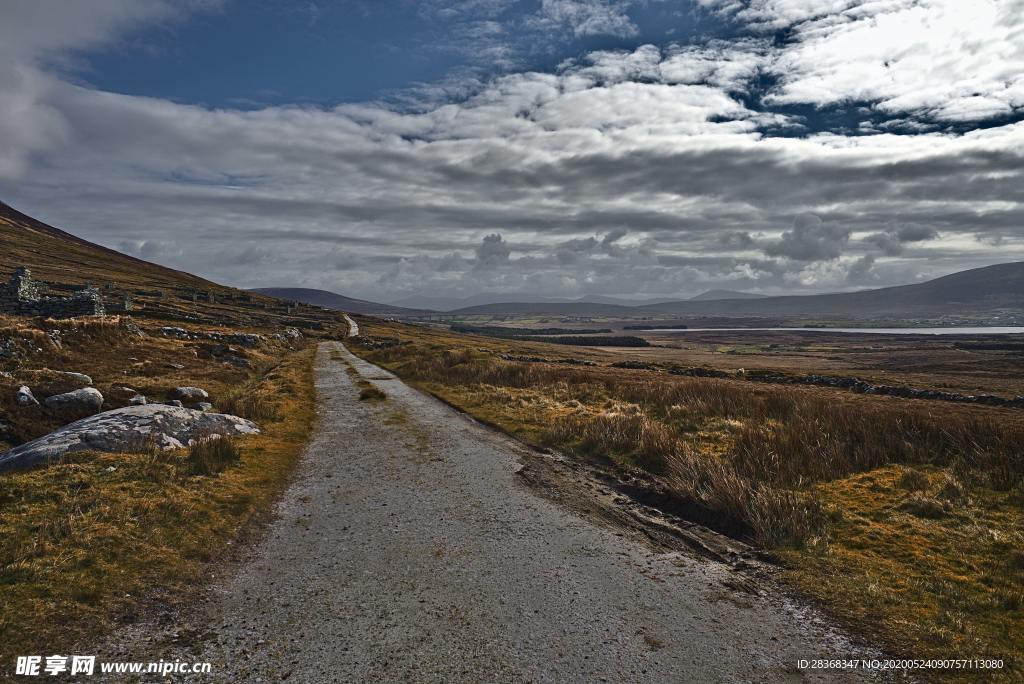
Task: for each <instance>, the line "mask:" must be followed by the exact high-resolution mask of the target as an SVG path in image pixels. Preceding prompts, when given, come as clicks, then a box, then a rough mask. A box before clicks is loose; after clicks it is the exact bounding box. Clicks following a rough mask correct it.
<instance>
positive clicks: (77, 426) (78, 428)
mask: <svg viewBox="0 0 1024 684" xmlns="http://www.w3.org/2000/svg"><path fill="white" fill-rule="evenodd" d="M257 433H259V426H257V425H256V424H255V423H253V422H252V421H249V420H245V419H244V418H239V417H238V416H230V415H226V414H222V413H203V412H201V411H193V410H191V409H187V408H181V407H173V406H165V405H161V404H149V405H147V406H129V407H126V408H120V409H115V410H113V411H105V412H103V413H100V414H97V415H94V416H90V417H88V418H85V419H83V420H79V421H78V422H75V423H72V424H71V425H66V426H64V427H62V428H61V429H59V430H57V431H56V432H53V433H51V434H49V435H46V436H44V437H40V438H39V439H36V440H33V441H31V442H28V443H27V444H23V445H21V446H19V447H16V448H14V449H11V450H10V451H8V452H6V453H3V454H0V472H3V471H7V470H15V469H23V468H31V467H33V466H38V465H43V464H45V463H48V462H50V461H53V460H55V459H57V458H60V457H61V456H63V455H64V454H67V453H72V452H76V451H102V452H108V453H118V452H125V451H135V450H142V449H148V448H151V447H153V446H155V447H156V448H159V449H165V450H166V449H181V448H183V447H184V446H185V445H186V444H188V443H189V442H190V441H193V440H197V439H204V438H208V437H210V436H212V435H220V436H232V435H251V434H257Z"/></svg>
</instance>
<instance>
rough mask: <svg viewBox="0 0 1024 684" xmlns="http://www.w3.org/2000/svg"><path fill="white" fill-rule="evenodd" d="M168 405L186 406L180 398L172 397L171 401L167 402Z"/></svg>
mask: <svg viewBox="0 0 1024 684" xmlns="http://www.w3.org/2000/svg"><path fill="white" fill-rule="evenodd" d="M167 406H177V407H178V408H184V407H185V405H184V404H183V403H181V400H180V399H171V400H170V401H169V402H167Z"/></svg>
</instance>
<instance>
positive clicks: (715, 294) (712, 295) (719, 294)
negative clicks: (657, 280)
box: [659, 290, 765, 303]
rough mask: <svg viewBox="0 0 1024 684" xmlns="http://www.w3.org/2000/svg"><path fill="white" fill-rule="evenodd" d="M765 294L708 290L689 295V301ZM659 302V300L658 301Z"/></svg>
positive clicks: (762, 297) (754, 296)
mask: <svg viewBox="0 0 1024 684" xmlns="http://www.w3.org/2000/svg"><path fill="white" fill-rule="evenodd" d="M764 298H765V295H759V294H754V293H753V292H738V291H736V290H708V291H707V292H702V293H700V294H699V295H697V296H696V297H690V299H689V300H688V301H691V302H713V301H718V300H720V299H764ZM659 303H660V302H659Z"/></svg>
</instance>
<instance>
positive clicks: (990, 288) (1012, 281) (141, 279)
mask: <svg viewBox="0 0 1024 684" xmlns="http://www.w3.org/2000/svg"><path fill="white" fill-rule="evenodd" d="M0 245H2V247H3V249H0V274H3V273H9V272H10V271H13V270H14V269H15V268H16V267H18V266H29V267H31V268H32V270H33V272H34V273H35V275H36V276H37V277H39V278H41V279H42V280H45V281H47V282H50V283H55V284H61V283H66V284H76V283H77V284H81V283H84V282H92V283H94V284H96V283H99V284H103V283H108V282H112V283H114V284H116V285H117V286H118V287H120V288H123V289H126V290H133V291H134V292H135V294H136V296H138V297H140V298H141V299H150V298H152V299H153V301H151V302H150V303H149V306H151V307H154V308H156V307H164V308H168V307H169V308H171V309H173V308H174V307H175V306H178V305H177V304H174V301H176V300H174V298H168V299H167V300H166V301H164V300H163V299H162V297H158V296H157V295H156V294H147V293H148V292H149V291H150V290H152V291H154V292H156V291H158V290H166V291H167V292H172V291H175V290H183V291H195V292H204V293H212V294H216V295H217V296H218V297H219V296H223V297H226V298H229V299H231V300H232V301H236V302H243V301H244V300H246V299H248V298H246V297H243V296H242V294H243V293H242V292H240V291H238V290H234V289H232V288H227V287H224V286H221V285H217V284H215V283H212V282H210V281H208V280H205V279H203V278H199V277H197V276H194V275H191V274H188V273H183V272H181V271H176V270H173V269H170V268H165V267H163V266H158V265H156V264H152V263H149V262H146V261H143V260H141V259H136V258H134V257H130V256H128V255H125V254H121V253H119V252H116V251H114V250H111V249H107V248H105V247H101V246H99V245H95V244H93V243H90V242H88V241H86V240H83V239H81V238H78V237H76V236H74V235H71V234H69V233H66V232H64V231H62V230H59V229H57V228H54V227H52V226H49V225H46V224H45V223H42V222H40V221H37V220H36V219H33V218H32V217H30V216H26V215H25V214H22V213H21V212H18V211H17V210H15V209H13V208H11V207H9V206H7V205H6V204H3V203H0ZM4 277H6V276H4ZM140 292H141V294H140ZM253 292H255V293H257V294H260V295H266V296H269V297H277V298H280V299H286V300H294V301H299V302H303V303H307V304H313V305H316V306H322V307H325V308H329V309H336V310H340V311H347V312H350V313H363V314H369V315H378V316H399V317H406V316H408V317H414V316H421V315H426V314H430V313H432V311H430V309H432V308H434V307H428V306H425V304H427V303H431V304H434V305H435V306H436V307H437V309H442V308H443V306H447V305H448V303H450V301H452V300H447V301H443V300H439V299H438V300H434V301H431V302H427V300H425V299H422V298H420V299H418V300H417V301H421V302H423V304H424V305H421V306H417V307H410V306H397V305H393V304H378V303H376V302H369V301H365V300H361V299H353V298H351V297H345V296H342V295H339V294H335V293H333V292H328V291H325V290H314V289H308V288H261V289H257V290H254V291H253ZM157 294H160V293H159V292H157ZM488 298H501V299H513V300H514V299H515V296H514V295H501V294H484V295H479V296H478V297H477V298H473V299H474V300H476V301H477V302H480V301H483V303H475V304H472V305H465V306H462V307H460V308H457V309H455V310H454V311H450V312H449V313H452V314H454V315H457V316H467V315H515V314H541V315H552V316H620V317H622V318H682V317H688V316H690V317H715V316H721V317H733V318H735V317H775V318H780V317H803V318H809V317H810V318H813V317H820V318H823V319H827V318H833V319H849V320H853V319H870V318H876V319H877V318H904V319H906V318H919V317H920V318H924V317H937V316H942V315H967V316H977V315H979V314H980V315H986V314H991V313H994V312H999V311H1009V312H1013V313H1015V314H1018V315H1024V262H1014V263H1007V264H997V265H995V266H986V267H984V268H975V269H971V270H969V271H961V272H960V273H954V274H952V275H948V276H944V277H942V278H936V279H934V280H930V281H927V282H924V283H918V284H914V285H902V286H897V287H885V288H880V289H874V290H861V291H859V292H845V293H836V294H819V295H802V296H784V297H764V296H760V295H756V294H750V293H746V292H734V291H730V290H711V291H709V292H705V293H703V294H701V295H697V296H696V297H693V298H692V299H689V300H682V301H666V300H640V301H637V300H628V299H620V298H615V297H604V296H600V295H594V296H590V297H584V298H582V299H577V300H557V299H549V300H546V301H526V302H523V301H511V302H494V301H490V302H488V301H487V299H488ZM265 301H269V300H265ZM406 301H407V302H410V303H411V302H412V301H413V300H406ZM182 306H184V305H182ZM246 306H248V305H247V304H243V303H239V304H237V306H236V308H239V310H241V309H243V308H245V307H246ZM252 306H253V307H255V308H254V309H253V310H254V311H257V312H265V311H266V309H264V308H263V307H262V305H260V303H259V302H253V303H252ZM253 315H254V314H253ZM260 315H263V313H260Z"/></svg>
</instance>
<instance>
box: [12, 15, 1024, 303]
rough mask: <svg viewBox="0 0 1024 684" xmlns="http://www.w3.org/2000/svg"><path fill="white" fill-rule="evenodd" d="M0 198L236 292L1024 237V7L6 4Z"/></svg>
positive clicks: (963, 255) (839, 282)
mask: <svg viewBox="0 0 1024 684" xmlns="http://www.w3.org/2000/svg"><path fill="white" fill-rule="evenodd" d="M0 6H2V13H3V21H2V22H0V92H2V93H3V96H2V97H0V200H3V201H4V202H7V203H8V204H11V205H12V206H14V207H15V208H17V209H19V210H21V211H23V212H25V213H28V214H30V215H32V216H35V217H36V218H39V219H41V220H44V221H46V222H48V223H51V224H54V225H56V226H58V227H60V228H63V229H66V230H69V231H71V232H74V233H76V234H78V235H80V236H82V237H84V238H87V239H90V240H93V241H95V242H98V243H101V244H103V245H106V246H109V247H113V248H116V249H120V250H122V251H124V252H127V253H130V254H133V255H136V256H140V257H142V258H145V259H149V260H151V261H155V262H158V263H161V264H165V265H168V266H172V267H174V268H179V269H184V270H187V271H191V272H194V273H197V274H199V275H202V276H205V277H208V278H211V279H213V280H217V281H219V282H223V283H226V284H231V285H236V286H240V287H273V286H281V287H314V288H323V289H329V290H333V291H335V292H339V293H341V294H346V295H349V296H354V297H361V298H366V299H372V300H376V301H389V302H394V301H402V300H404V299H405V298H407V297H411V296H421V295H431V296H442V297H467V296H470V295H475V294H478V293H481V292H500V293H515V294H522V295H545V296H552V297H555V296H557V297H576V296H583V295H587V294H603V295H613V296H623V297H636V298H641V297H676V296H679V297H685V296H690V295H694V294H697V293H699V292H702V291H704V290H707V289H711V288H728V289H735V290H746V291H751V292H759V293H764V294H779V293H813V292H824V291H839V290H853V289H860V288H865V287H881V286H886V285H895V284H904V283H911V282H918V281H921V280H925V279H928V278H932V277H936V276H940V275H944V274H947V273H952V272H955V271H959V270H963V269H967V268H974V267H979V266H985V265H989V264H994V263H1002V262H1006V261H1021V260H1024V178H1022V176H1024V0H971V1H970V2H964V1H963V0H415V1H414V0H303V1H295V2H280V1H274V0H246V1H245V2H243V1H242V0H180V1H173V0H90V2H88V3H84V2H82V3H68V2H64V1H63V0H0Z"/></svg>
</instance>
